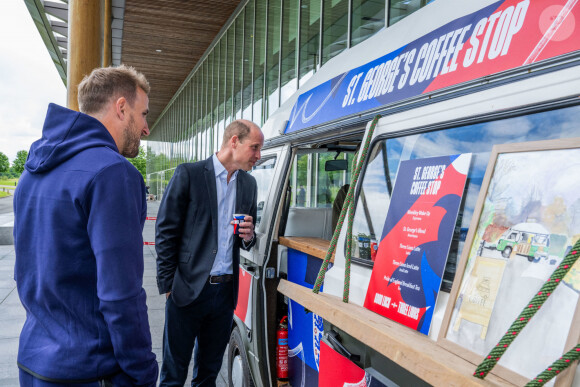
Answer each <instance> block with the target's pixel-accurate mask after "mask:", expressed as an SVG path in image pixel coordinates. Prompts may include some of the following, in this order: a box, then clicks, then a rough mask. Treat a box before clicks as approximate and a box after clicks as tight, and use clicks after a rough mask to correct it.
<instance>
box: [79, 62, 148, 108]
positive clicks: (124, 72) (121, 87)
mask: <svg viewBox="0 0 580 387" xmlns="http://www.w3.org/2000/svg"><path fill="white" fill-rule="evenodd" d="M138 87H139V88H141V89H143V91H144V92H145V93H146V94H149V90H150V87H149V82H147V79H146V78H145V76H144V75H143V74H141V73H140V72H138V71H137V70H135V69H134V68H133V67H130V66H125V65H121V66H118V67H101V68H97V69H94V70H93V71H92V72H91V73H90V74H89V75H87V76H85V77H84V79H83V80H82V82H81V83H80V84H79V89H78V90H79V93H78V102H79V110H80V111H81V112H83V113H86V114H92V113H99V112H101V111H102V110H103V109H104V108H105V106H106V105H107V103H108V102H109V101H110V100H111V98H115V99H117V98H121V97H125V99H126V100H127V102H128V103H129V105H130V106H133V103H134V102H135V98H136V97H137V88H138Z"/></svg>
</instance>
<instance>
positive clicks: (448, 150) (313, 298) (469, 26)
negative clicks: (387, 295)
mask: <svg viewBox="0 0 580 387" xmlns="http://www.w3.org/2000/svg"><path fill="white" fill-rule="evenodd" d="M560 3H562V2H556V1H552V0H550V1H545V2H531V1H527V0H523V1H518V0H500V1H490V0H482V1H473V2H472V1H453V0H437V1H435V2H432V3H431V4H429V5H428V6H426V7H424V8H421V9H419V10H418V11H417V12H415V13H413V14H412V15H410V16H408V17H406V18H405V19H404V20H401V21H400V22H398V23H397V24H395V25H393V26H391V27H389V28H386V29H384V30H382V31H380V32H378V33H377V34H376V35H374V36H373V37H372V38H369V39H368V40H366V41H365V42H362V43H360V44H359V45H357V46H355V47H353V48H351V49H348V50H346V51H345V52H343V53H341V54H339V55H337V56H336V57H334V58H332V59H331V60H330V61H328V62H327V63H326V64H325V65H324V66H323V67H322V68H320V70H319V71H318V72H316V73H315V74H314V75H313V76H312V77H311V78H310V79H309V80H308V82H306V83H305V84H304V86H302V87H301V88H300V89H299V90H298V91H297V93H296V94H295V95H293V96H292V97H291V98H290V99H289V100H288V101H287V102H286V103H285V104H284V105H283V106H282V107H280V108H279V109H278V110H277V111H276V112H275V113H274V114H272V115H271V116H270V118H269V119H268V121H267V122H266V124H265V125H264V126H263V132H264V134H265V138H266V140H265V143H264V148H263V152H262V160H261V161H260V162H259V163H258V164H257V165H256V167H255V168H254V170H253V171H252V172H251V173H252V175H253V176H254V177H255V178H256V180H257V183H258V187H259V188H258V207H259V208H260V209H261V210H260V214H259V216H258V219H257V224H256V239H257V242H256V245H255V246H254V248H253V249H252V251H250V252H241V264H240V302H239V304H238V308H237V309H236V311H235V324H234V328H233V330H232V334H231V339H230V344H229V347H228V365H227V366H228V383H229V385H231V386H252V385H255V386H276V385H282V384H284V383H287V384H290V385H291V386H318V385H320V386H329V385H330V386H342V385H360V386H365V385H366V386H369V385H370V386H430V385H435V386H452V385H453V386H482V385H486V386H489V385H495V386H514V385H523V384H524V383H525V381H526V380H530V379H532V378H534V377H535V376H536V375H537V373H539V372H540V371H543V370H544V369H545V367H547V366H548V364H546V361H545V360H543V359H539V360H538V359H537V358H538V357H539V356H537V355H538V353H537V351H532V350H526V347H525V345H524V346H523V347H520V348H519V349H515V350H514V351H508V352H507V353H506V355H505V358H506V361H510V362H514V363H518V362H519V363H520V364H523V365H524V366H525V370H523V371H520V372H519V373H518V374H516V373H513V372H512V373H508V374H507V375H502V376H498V375H497V374H490V375H488V377H487V378H486V379H485V380H484V381H482V380H480V379H477V378H475V377H474V376H473V372H474V370H475V368H476V366H477V361H476V360H473V359H471V358H469V357H467V356H462V355H461V354H460V353H459V354H458V353H457V352H455V351H451V350H449V349H448V348H446V347H444V346H441V345H439V344H438V337H439V336H440V335H441V332H440V330H441V324H442V320H443V316H444V313H445V310H446V307H447V304H448V303H449V302H451V301H450V296H449V292H450V290H451V287H452V284H453V283H454V281H456V280H457V279H456V278H455V277H456V276H455V274H456V270H457V261H458V257H460V256H461V254H462V251H463V249H464V248H465V246H464V244H465V237H466V232H465V230H466V229H467V228H468V227H469V225H470V223H471V220H472V215H473V211H474V208H475V205H476V201H477V198H478V195H479V193H480V189H481V187H482V184H483V179H484V174H485V171H486V168H487V165H488V162H489V159H490V154H491V150H492V147H493V146H494V145H496V144H506V143H519V142H526V141H540V140H545V139H557V138H563V139H566V138H575V137H580V125H579V124H578V123H579V122H580V51H579V50H580V29H579V28H577V27H575V28H574V27H569V29H568V30H565V31H564V30H559V31H560V32H559V33H557V31H555V30H553V29H552V30H550V25H551V24H550V25H548V26H547V27H541V28H544V29H543V30H542V29H538V28H539V27H538V26H542V25H543V24H542V23H544V22H546V21H545V20H544V19H541V18H542V17H543V16H542V15H544V16H545V17H547V19H546V20H550V23H552V22H554V20H560V22H561V21H562V20H564V19H562V18H560V19H557V18H556V16H558V12H560V11H561V10H562V9H565V7H564V6H563V5H562V4H560ZM550 6H551V7H556V8H552V9H551V11H546V9H548V8H549V7H550ZM567 6H568V7H569V9H568V11H569V14H573V15H576V17H579V15H580V5H576V3H575V2H574V3H573V4H572V3H570V4H569V5H567ZM563 7H564V8H563ZM554 10H558V12H557V13H556V15H555V17H554V18H551V17H549V15H548V14H545V13H543V12H548V13H549V12H553V11H554ZM502 15H503V16H502ZM550 15H551V14H550ZM540 19H541V20H540ZM542 20H544V21H542ZM492 21H493V23H492ZM496 21H498V23H499V24H496V23H495V22H496ZM504 23H507V24H504ZM554 23H556V22H554ZM548 24H549V23H548ZM576 25H578V23H576ZM568 26H572V24H569V25H568ZM496 27H497V28H496ZM504 27H505V28H504ZM554 28H555V27H554ZM542 31H544V32H545V33H546V34H547V35H544V32H542ZM564 32H566V34H568V35H567V36H565V35H566V34H564ZM556 34H557V36H558V39H560V38H562V40H560V41H557V40H556V39H554V36H556ZM536 38H537V39H536ZM558 42H567V43H566V44H567V46H566V47H564V46H563V45H560V44H558ZM510 44H512V46H510ZM442 47H443V50H444V51H441V50H442ZM438 57H441V58H442V59H441V60H438V59H437V58H438ZM443 69H445V70H443ZM452 69H453V71H451V70H452ZM433 71H434V72H433ZM433 74H436V76H435V75H433ZM437 74H438V75H437ZM382 91H385V93H384V94H382ZM377 116H379V117H378V118H376V120H374V119H375V117H377ZM367 140H368V144H369V145H368V149H365V144H366V143H367ZM466 153H471V154H472V156H471V164H470V166H469V169H468V171H467V178H466V183H465V189H464V193H463V199H462V201H461V204H460V207H459V214H458V216H457V221H456V224H455V227H454V230H455V232H453V235H452V236H451V244H450V248H449V252H448V254H447V262H446V264H445V268H444V273H443V275H442V278H441V286H440V289H439V296H438V298H437V303H436V305H435V307H434V310H433V313H432V316H433V317H432V322H431V324H430V327H429V328H430V329H429V330H428V334H421V333H419V332H417V331H416V330H413V329H410V328H409V327H407V326H403V325H401V324H398V323H396V322H394V321H391V320H389V319H387V318H385V317H383V316H381V315H378V314H375V313H374V312H371V311H369V310H368V309H366V308H364V307H363V304H364V300H365V295H366V292H367V288H368V285H369V282H370V278H371V273H372V271H373V267H374V265H375V260H374V257H375V254H374V253H373V250H374V249H375V248H376V246H377V245H378V246H379V249H380V242H381V240H382V238H383V234H384V225H385V219H386V217H387V213H388V212H389V211H390V210H391V208H390V207H391V206H390V203H391V195H392V193H393V189H394V185H395V182H396V179H397V173H398V171H399V167H400V166H401V163H402V162H404V161H407V160H415V159H424V158H429V157H440V156H448V155H457V154H466ZM336 161H341V162H342V164H343V165H345V164H346V168H334V167H333V164H335V162H336ZM359 162H360V163H362V164H361V165H362V168H361V170H360V172H357V171H355V169H354V167H353V166H354V165H356V164H357V163H359ZM358 173H360V174H359V177H358V181H357V182H356V183H353V181H352V180H353V177H354V176H355V175H356V174H358ZM570 178H576V177H574V176H571V177H570ZM347 184H348V185H349V188H352V190H353V193H354V195H353V198H352V200H353V207H352V209H350V210H349V211H348V214H347V216H346V217H345V219H344V220H343V223H342V228H341V230H340V232H339V233H337V234H336V239H335V238H333V237H334V236H335V231H336V228H335V226H334V224H333V219H336V217H337V213H338V214H339V213H340V209H341V208H342V205H343V204H341V203H340V200H339V199H337V198H339V192H340V191H341V189H342V188H343V187H344V186H345V185H347ZM349 218H350V219H351V220H352V223H351V227H352V233H351V234H350V235H349V236H347V229H348V228H349V226H348V222H349ZM339 223H340V222H339ZM518 226H519V225H518ZM549 239H550V238H549V233H548V232H545V230H539V229H538V228H531V224H524V225H522V227H512V229H510V230H509V231H508V232H506V233H505V234H504V236H502V238H501V239H500V240H499V241H498V243H497V246H496V248H497V249H498V250H501V251H502V252H503V254H505V255H507V256H509V255H510V254H511V251H515V252H516V253H518V254H522V255H526V256H527V257H528V259H530V257H531V258H532V259H540V258H543V257H544V256H545V255H547V254H548V253H549ZM333 240H335V244H336V246H335V247H336V248H335V249H334V252H333V254H332V255H329V254H328V251H329V247H331V242H332V241H333ZM347 246H350V249H351V253H352V254H351V256H352V258H351V262H350V263H351V265H350V272H349V271H348V270H349V269H348V264H347V262H346V255H347V254H346V252H347ZM327 256H328V258H330V259H329V260H328V267H327V270H326V272H325V275H324V280H323V284H322V287H321V289H320V292H319V293H314V292H313V291H312V289H313V288H314V287H315V284H316V283H317V280H318V279H319V276H320V277H321V276H322V274H320V269H321V267H323V262H324V260H325V258H326V257H327ZM502 261H504V262H505V260H502ZM324 265H326V263H324ZM319 274H320V275H319ZM321 278H322V277H321ZM345 278H348V285H349V295H348V299H347V300H346V301H347V302H343V295H344V288H345ZM577 296H578V295H577V294H576V295H575V296H573V297H572V298H571V299H570V302H571V303H572V304H573V303H574V302H576V304H577V298H578V297H577ZM285 316H287V319H288V324H287V330H288V358H287V359H277V356H276V354H277V350H278V349H279V348H278V347H277V346H278V343H279V341H278V339H277V338H278V335H279V334H280V335H282V336H283V334H284V333H283V332H284V331H285V329H284V328H285V327H284V326H283V325H281V324H280V322H281V321H283V319H284V317H285ZM561 336H562V333H561V332H552V330H546V333H545V336H544V337H542V340H541V342H542V343H549V342H550V340H552V339H554V340H556V339H557V340H560V339H559V337H561ZM536 343H538V340H536ZM485 355H486V353H481V354H480V356H481V360H482V359H483V356H485ZM278 361H280V363H279V365H280V367H281V368H282V367H284V366H285V364H288V380H279V378H278V369H277V368H278V367H277V365H278ZM286 362H287V363H286ZM329 364H330V365H331V366H330V367H329ZM338 364H339V365H338ZM565 377H566V378H568V379H567V380H568V382H569V383H571V385H573V386H576V387H578V386H580V372H579V371H577V369H576V368H575V366H574V367H571V368H570V369H569V370H568V372H567V373H566V375H565ZM341 378H342V379H341ZM346 379H348V381H346ZM345 383H346V384H345ZM558 383H560V382H559V381H558Z"/></svg>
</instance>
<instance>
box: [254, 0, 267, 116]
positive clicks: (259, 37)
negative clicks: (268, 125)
mask: <svg viewBox="0 0 580 387" xmlns="http://www.w3.org/2000/svg"><path fill="white" fill-rule="evenodd" d="M266 5H267V2H265V1H258V2H257V3H256V23H255V26H254V28H255V32H254V91H253V100H252V104H253V106H254V107H253V109H254V110H253V113H252V121H254V122H255V123H256V124H258V125H259V126H262V124H263V117H262V106H263V103H264V66H265V63H264V62H265V58H266V10H267V8H266Z"/></svg>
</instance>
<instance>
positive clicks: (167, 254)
mask: <svg viewBox="0 0 580 387" xmlns="http://www.w3.org/2000/svg"><path fill="white" fill-rule="evenodd" d="M189 186H190V177H189V173H188V170H187V168H186V166H185V165H184V164H181V165H178V166H177V168H176V169H175V173H174V175H173V177H172V178H171V181H170V182H169V185H168V186H167V189H166V190H165V193H164V195H163V199H162V200H161V205H160V206H159V212H158V213H157V223H156V224H155V250H156V251H157V287H158V289H159V294H164V293H167V292H169V291H171V288H172V286H173V278H174V276H175V271H176V270H177V265H178V254H179V249H180V245H181V240H182V235H181V234H182V231H183V226H184V222H185V216H184V215H185V214H186V213H187V206H188V204H189Z"/></svg>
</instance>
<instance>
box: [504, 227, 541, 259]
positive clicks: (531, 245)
mask: <svg viewBox="0 0 580 387" xmlns="http://www.w3.org/2000/svg"><path fill="white" fill-rule="evenodd" d="M549 247H550V234H549V232H548V230H546V228H545V227H544V226H542V225H541V224H538V223H519V224H516V225H515V226H513V227H510V228H509V229H508V230H507V231H506V232H504V234H503V235H502V236H501V238H500V239H499V240H498V241H497V245H496V249H497V250H498V251H501V255H502V256H503V257H504V258H509V257H510V256H511V254H512V252H515V253H516V254H519V255H523V256H526V257H527V258H528V261H530V262H532V261H536V262H537V261H538V260H540V259H542V258H543V259H548V256H549Z"/></svg>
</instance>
